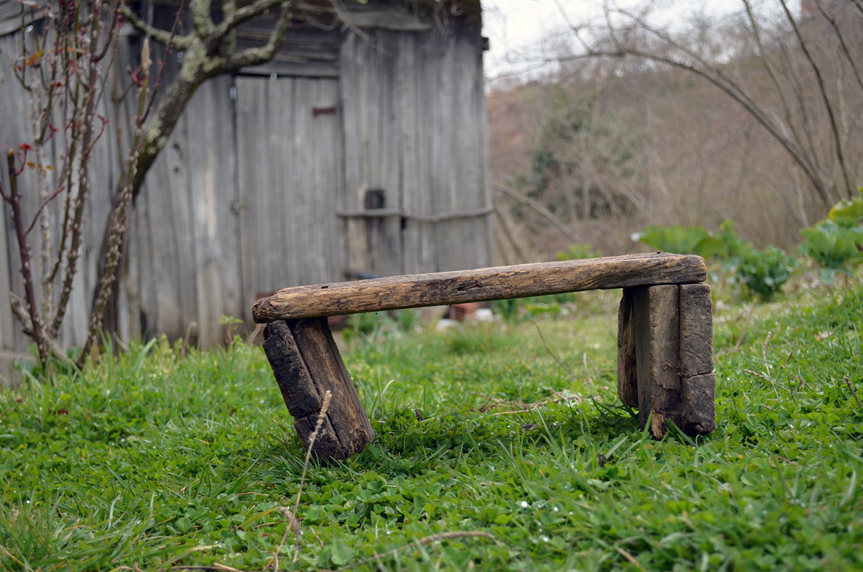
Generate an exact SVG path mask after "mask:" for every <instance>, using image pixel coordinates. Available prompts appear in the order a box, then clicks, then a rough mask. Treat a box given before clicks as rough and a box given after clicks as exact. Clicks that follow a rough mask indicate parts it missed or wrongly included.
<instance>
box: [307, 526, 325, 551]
mask: <svg viewBox="0 0 863 572" xmlns="http://www.w3.org/2000/svg"><path fill="white" fill-rule="evenodd" d="M309 530H311V531H312V536H314V537H315V540H317V541H318V544H320V545H321V549H323V548H324V541H323V540H321V537H320V536H318V533H317V532H315V529H314V528H312V527H311V526H310V527H309Z"/></svg>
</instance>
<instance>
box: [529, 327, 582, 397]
mask: <svg viewBox="0 0 863 572" xmlns="http://www.w3.org/2000/svg"><path fill="white" fill-rule="evenodd" d="M533 325H534V327H535V328H536V331H537V333H538V334H539V339H540V340H542V345H544V346H545V349H546V351H547V352H548V354H549V355H550V356H551V357H552V358H554V361H556V362H557V363H558V364H559V365H560V367H562V368H563V369H565V370H566V371H567V372H569V376H570V377H571V378H572V382H573V383H575V382H576V381H577V380H578V378H577V377H575V373H574V372H573V371H572V370H571V369H569V366H568V365H566V364H565V363H563V362H562V361H561V359H560V358H559V357H557V355H556V354H555V353H554V352H553V351H551V348H550V347H548V343H547V342H546V341H545V336H543V335H542V330H540V329H539V324H537V323H536V322H534V323H533ZM584 355H585V358H586V357H587V354H584ZM585 367H587V366H586V365H585ZM589 377H590V374H588V378H589Z"/></svg>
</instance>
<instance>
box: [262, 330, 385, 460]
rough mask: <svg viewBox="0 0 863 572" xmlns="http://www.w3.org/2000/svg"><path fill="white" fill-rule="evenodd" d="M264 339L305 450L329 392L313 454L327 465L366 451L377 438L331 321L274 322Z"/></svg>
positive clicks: (265, 332) (268, 356) (268, 357)
mask: <svg viewBox="0 0 863 572" xmlns="http://www.w3.org/2000/svg"><path fill="white" fill-rule="evenodd" d="M264 338H265V341H264V351H265V352H266V353H267V359H269V361H270V366H271V367H272V368H273V374H274V375H275V377H276V382H277V383H278V384H279V388H280V389H281V391H282V397H283V398H284V400H285V405H286V406H287V407H288V411H289V412H290V413H291V415H292V416H293V417H294V427H295V428H296V430H297V433H299V435H300V438H301V439H302V441H303V445H304V446H305V447H306V448H308V446H309V442H310V439H311V434H312V432H313V431H314V428H315V424H316V423H317V421H318V417H319V413H320V410H321V406H322V404H323V400H324V395H325V393H326V392H327V391H328V390H329V391H330V393H331V396H332V397H331V400H330V406H329V410H328V411H327V415H326V419H324V422H323V425H322V427H321V431H320V432H319V433H318V436H317V438H316V440H315V444H314V448H313V450H312V451H313V452H314V453H315V454H316V455H317V456H318V457H319V458H320V459H322V460H326V459H347V458H348V457H349V456H351V455H352V454H354V453H359V452H360V451H362V450H363V449H364V448H365V446H366V444H368V443H370V442H371V441H372V440H373V439H374V437H375V433H374V431H373V430H372V426H371V424H370V423H369V420H368V417H367V416H366V412H365V410H363V406H362V404H361V403H360V400H359V397H357V391H356V389H355V388H354V384H353V382H352V381H351V377H350V375H349V374H348V371H347V369H346V368H345V364H344V362H342V358H341V355H340V354H339V349H338V347H337V346H336V343H335V341H334V340H333V336H332V333H331V332H330V328H329V326H327V319H326V318H311V319H303V320H278V321H275V322H271V323H269V324H267V328H266V329H265V330H264Z"/></svg>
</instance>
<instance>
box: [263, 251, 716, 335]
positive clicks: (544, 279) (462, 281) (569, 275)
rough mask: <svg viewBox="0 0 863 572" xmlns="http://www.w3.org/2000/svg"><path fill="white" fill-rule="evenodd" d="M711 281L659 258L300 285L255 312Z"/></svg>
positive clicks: (319, 312) (686, 260)
mask: <svg viewBox="0 0 863 572" xmlns="http://www.w3.org/2000/svg"><path fill="white" fill-rule="evenodd" d="M706 279H707V271H706V268H705V265H704V260H703V259H702V258H701V257H699V256H690V255H679V254H666V253H661V252H658V253H650V254H631V255H625V256H611V257H606V258H592V259H586V260H568V261H564V262H540V263H535V264H521V265H517V266H500V267H493V268H481V269H478V270H464V271H456V272H439V273H435V274H415V275H407V276H393V277H389V278H376V279H374V280H364V281H359V282H337V283H332V284H317V285H313V286H298V287H295V288H286V289H284V290H279V291H278V292H276V293H275V294H274V295H272V296H270V297H269V298H263V299H261V300H258V301H257V302H256V303H255V305H254V308H253V310H252V312H253V315H254V319H255V321H256V322H258V323H268V322H273V321H275V320H294V319H302V318H313V317H325V316H335V315H341V314H355V313H359V312H377V311H381V310H396V309H400V308H418V307H422V306H439V305H451V304H462V303H465V302H483V301H487V300H505V299H510V298H524V297H527V296H544V295H547V294H560V293H563V292H579V291H584V290H598V289H611V288H631V287H636V286H649V285H657V284H692V283H699V282H704V281H705V280H706Z"/></svg>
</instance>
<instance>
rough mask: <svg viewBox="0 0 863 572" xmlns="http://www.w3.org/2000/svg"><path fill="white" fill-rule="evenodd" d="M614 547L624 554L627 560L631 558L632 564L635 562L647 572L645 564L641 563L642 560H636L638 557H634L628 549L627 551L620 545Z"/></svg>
mask: <svg viewBox="0 0 863 572" xmlns="http://www.w3.org/2000/svg"><path fill="white" fill-rule="evenodd" d="M613 548H614V549H615V550H617V552H618V553H619V554H620V555H621V556H623V557H624V558H626V559H627V560H629V562H630V563H631V564H635V565H636V566H638V567H639V568H640V569H641V570H644V571H645V572H647V570H645V568H644V566H642V565H641V562H639V561H638V560H636V559H635V557H634V556H633V555H632V554H630V553H629V552H627V551H626V550H624V549H623V548H620V547H619V546H614V547H613Z"/></svg>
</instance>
